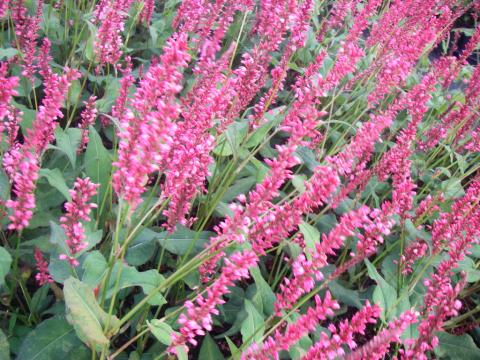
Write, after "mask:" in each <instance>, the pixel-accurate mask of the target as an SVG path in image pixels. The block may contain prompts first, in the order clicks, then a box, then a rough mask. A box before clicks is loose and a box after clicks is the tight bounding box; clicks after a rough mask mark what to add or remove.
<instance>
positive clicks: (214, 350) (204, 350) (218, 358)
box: [198, 333, 225, 360]
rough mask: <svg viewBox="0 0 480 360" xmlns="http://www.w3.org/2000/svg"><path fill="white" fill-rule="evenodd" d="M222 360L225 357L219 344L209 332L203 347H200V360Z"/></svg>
mask: <svg viewBox="0 0 480 360" xmlns="http://www.w3.org/2000/svg"><path fill="white" fill-rule="evenodd" d="M213 359H215V360H222V359H225V357H224V356H223V354H222V352H221V351H220V349H219V348H218V346H217V344H216V343H215V341H214V340H213V338H212V337H211V336H210V334H208V333H207V335H206V336H205V338H204V339H203V342H202V347H201V348H200V354H199V355H198V360H213Z"/></svg>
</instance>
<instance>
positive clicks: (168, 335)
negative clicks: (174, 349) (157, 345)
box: [147, 319, 174, 346]
mask: <svg viewBox="0 0 480 360" xmlns="http://www.w3.org/2000/svg"><path fill="white" fill-rule="evenodd" d="M147 325H148V328H149V329H150V331H151V332H152V334H153V336H155V337H156V338H157V340H158V341H160V342H161V343H162V344H164V345H167V346H169V345H170V344H171V343H172V334H173V333H174V331H173V329H172V327H171V326H170V325H168V324H166V323H164V322H163V321H160V320H158V319H153V320H152V321H147Z"/></svg>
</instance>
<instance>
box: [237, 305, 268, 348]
mask: <svg viewBox="0 0 480 360" xmlns="http://www.w3.org/2000/svg"><path fill="white" fill-rule="evenodd" d="M245 311H246V312H247V318H246V319H245V320H243V323H242V326H241V328H240V333H241V334H242V339H243V342H244V343H248V344H250V343H251V342H252V340H253V341H257V342H258V341H261V340H262V336H263V332H264V328H265V324H264V322H263V316H262V315H261V314H260V313H259V312H258V311H257V309H256V308H255V306H254V305H253V303H252V302H251V301H250V300H247V299H245Z"/></svg>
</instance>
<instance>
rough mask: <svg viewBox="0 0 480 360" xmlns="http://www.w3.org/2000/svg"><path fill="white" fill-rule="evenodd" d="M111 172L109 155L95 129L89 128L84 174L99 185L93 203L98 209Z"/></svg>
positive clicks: (105, 191)
mask: <svg viewBox="0 0 480 360" xmlns="http://www.w3.org/2000/svg"><path fill="white" fill-rule="evenodd" d="M111 171H112V159H111V156H110V153H109V152H108V150H107V149H106V148H105V147H104V146H103V143H102V139H101V138H100V135H98V133H97V131H96V130H95V128H94V127H93V126H90V130H89V142H88V145H87V150H86V151H85V173H86V174H87V176H88V177H89V178H90V180H92V181H93V182H94V183H97V184H100V187H99V188H98V191H97V196H96V198H95V201H94V202H95V203H96V204H97V205H98V207H99V208H101V206H102V201H103V198H104V196H105V195H106V193H107V189H108V186H109V183H110V173H111ZM95 211H97V210H95ZM98 211H99V210H98ZM100 215H101V214H100Z"/></svg>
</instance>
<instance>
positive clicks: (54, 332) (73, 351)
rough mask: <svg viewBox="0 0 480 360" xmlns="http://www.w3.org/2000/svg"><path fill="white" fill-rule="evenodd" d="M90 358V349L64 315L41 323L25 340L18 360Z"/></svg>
mask: <svg viewBox="0 0 480 360" xmlns="http://www.w3.org/2000/svg"><path fill="white" fill-rule="evenodd" d="M51 359H68V360H83V359H90V351H89V350H88V349H87V348H86V347H85V346H84V345H83V344H82V342H81V341H80V340H79V339H78V337H77V336H76V335H75V330H74V329H73V327H72V326H71V325H70V324H69V323H67V321H65V318H64V317H63V316H55V317H53V318H50V319H47V320H45V321H43V322H42V323H40V325H38V326H37V327H36V328H35V330H33V331H31V332H30V333H29V334H28V335H27V336H26V337H25V339H24V340H23V343H22V346H21V347H20V351H19V352H18V356H17V360H51Z"/></svg>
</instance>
